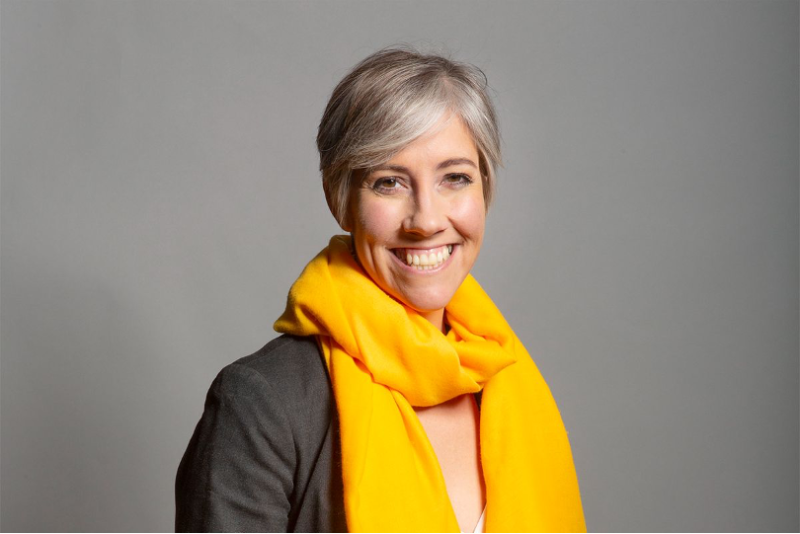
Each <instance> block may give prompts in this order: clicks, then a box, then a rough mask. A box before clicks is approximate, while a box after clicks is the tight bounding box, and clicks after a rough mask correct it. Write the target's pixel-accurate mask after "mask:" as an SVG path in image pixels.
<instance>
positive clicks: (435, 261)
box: [392, 245, 453, 271]
mask: <svg viewBox="0 0 800 534" xmlns="http://www.w3.org/2000/svg"><path fill="white" fill-rule="evenodd" d="M392 252H393V253H394V255H395V256H397V257H398V258H399V259H400V261H402V262H403V263H405V264H406V265H408V266H410V267H416V268H417V270H418V271H428V270H431V269H436V268H437V267H439V266H441V265H442V264H443V263H444V262H446V261H447V259H448V258H449V257H450V254H452V252H453V245H444V246H442V247H437V248H432V249H424V250H422V249H416V248H395V249H392Z"/></svg>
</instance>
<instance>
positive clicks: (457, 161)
mask: <svg viewBox="0 0 800 534" xmlns="http://www.w3.org/2000/svg"><path fill="white" fill-rule="evenodd" d="M455 165H469V166H470V167H474V168H476V169H477V168H478V166H477V165H475V163H474V162H473V161H472V160H471V159H469V158H450V159H446V160H444V161H443V162H441V163H439V165H437V166H436V170H440V169H446V168H447V167H453V166H455ZM375 171H397V172H404V173H406V174H409V170H408V167H404V166H402V165H392V164H389V163H386V164H384V165H377V166H375V167H372V168H371V169H369V172H371V173H372V172H375Z"/></svg>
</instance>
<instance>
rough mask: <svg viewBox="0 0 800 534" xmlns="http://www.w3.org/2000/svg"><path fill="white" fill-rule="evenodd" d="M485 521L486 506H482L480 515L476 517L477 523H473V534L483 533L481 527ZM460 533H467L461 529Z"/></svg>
mask: <svg viewBox="0 0 800 534" xmlns="http://www.w3.org/2000/svg"><path fill="white" fill-rule="evenodd" d="M485 523H486V506H484V507H483V512H481V517H480V518H479V519H478V524H477V525H475V530H473V531H472V532H473V534H478V533H480V534H483V528H484V524H485ZM462 534H468V533H464V532H463V531H462Z"/></svg>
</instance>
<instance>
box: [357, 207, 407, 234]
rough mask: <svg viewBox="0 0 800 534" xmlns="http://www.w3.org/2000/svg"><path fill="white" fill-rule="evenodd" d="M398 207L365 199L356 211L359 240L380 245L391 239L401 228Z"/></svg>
mask: <svg viewBox="0 0 800 534" xmlns="http://www.w3.org/2000/svg"><path fill="white" fill-rule="evenodd" d="M397 211H398V210H397V207H396V206H394V205H393V203H392V202H386V201H382V199H377V198H363V199H361V201H360V202H359V203H358V208H357V210H356V217H357V221H356V228H357V230H356V233H357V234H360V235H358V236H357V237H358V239H359V240H363V241H366V242H369V243H380V242H382V241H384V240H386V239H389V238H391V236H393V235H394V234H395V233H396V232H397V229H398V228H399V226H400V224H399V222H398V221H396V219H397V215H396V212H397Z"/></svg>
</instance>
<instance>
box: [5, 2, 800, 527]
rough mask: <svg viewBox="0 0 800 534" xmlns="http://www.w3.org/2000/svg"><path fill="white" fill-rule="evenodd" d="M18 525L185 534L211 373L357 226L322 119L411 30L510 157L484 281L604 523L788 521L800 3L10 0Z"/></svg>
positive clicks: (9, 367)
mask: <svg viewBox="0 0 800 534" xmlns="http://www.w3.org/2000/svg"><path fill="white" fill-rule="evenodd" d="M0 7H1V8H2V11H1V12H0V18H1V19H2V25H1V26H0V29H1V33H2V45H1V47H0V48H1V51H2V52H1V53H2V56H1V57H2V88H1V90H0V94H1V95H2V101H1V102H0V103H1V105H2V134H1V135H2V137H1V138H0V141H1V144H2V166H1V167H0V172H2V194H1V196H2V249H1V251H0V253H1V254H2V271H1V272H2V276H1V278H0V279H1V281H2V285H1V292H2V312H1V315H0V322H1V323H2V332H1V333H0V335H1V336H2V397H1V398H2V455H1V457H0V459H1V461H2V529H3V530H22V531H25V530H86V531H92V530H137V531H138V530H169V529H171V528H172V521H173V480H174V475H175V470H176V469H177V467H178V463H179V461H180V458H181V455H182V453H183V450H184V448H185V446H186V444H187V442H188V440H189V437H190V435H191V433H192V430H193V428H194V425H195V423H196V421H197V419H198V417H199V416H200V413H201V410H202V405H203V400H204V396H205V392H206V389H207V388H208V386H209V384H210V383H211V380H212V379H213V378H214V376H215V374H216V373H217V371H218V370H219V369H220V368H221V367H223V366H224V365H226V364H227V363H229V362H231V361H232V360H234V359H236V358H238V357H240V356H244V355H246V354H249V353H251V352H253V351H255V350H256V349H258V348H259V347H260V346H262V345H263V344H264V343H265V342H266V341H268V340H269V339H271V338H272V337H273V336H274V333H273V332H272V330H271V325H272V322H273V321H274V319H275V318H276V317H277V316H278V315H279V314H280V312H281V311H282V309H283V306H284V302H285V296H286V292H287V290H288V288H289V286H290V284H291V282H292V281H293V280H294V279H295V277H296V276H297V275H298V274H299V272H300V270H301V268H302V267H303V266H304V264H305V263H306V262H307V261H308V260H309V259H310V258H311V257H312V256H313V255H314V254H315V253H316V252H317V251H318V250H319V249H321V248H322V247H323V246H324V245H325V244H326V243H327V240H328V238H329V236H330V235H331V234H333V233H334V232H336V231H337V227H336V225H335V223H334V222H333V219H332V217H331V216H330V215H329V213H328V212H327V209H326V206H325V202H324V199H323V195H322V189H321V187H320V180H319V175H318V171H317V157H316V153H315V149H314V136H315V133H316V127H317V123H318V121H319V118H320V116H321V113H322V110H323V108H324V105H325V103H326V101H327V98H328V96H329V94H330V91H331V90H332V89H333V86H334V85H335V83H336V82H337V81H338V80H339V79H340V78H341V77H342V76H343V75H344V74H345V73H346V72H347V70H348V69H349V68H350V67H352V66H353V65H354V64H355V63H356V62H357V61H358V60H360V59H361V58H363V57H364V56H366V55H367V54H369V53H371V52H373V51H375V50H376V49H377V48H379V47H382V46H385V45H389V44H392V43H398V42H409V43H412V44H415V45H418V46H423V47H426V48H427V49H433V50H446V51H449V52H451V53H452V54H453V56H454V57H456V58H459V59H462V60H466V61H470V62H473V63H475V64H477V65H479V66H481V67H482V68H483V69H484V70H485V71H486V73H487V75H488V77H489V80H490V82H491V85H492V87H493V89H494V91H495V96H496V100H497V105H498V108H499V113H500V119H501V121H502V128H503V135H504V141H505V159H506V167H505V169H504V170H503V171H502V172H501V174H500V185H499V194H498V197H497V203H496V205H495V206H494V208H493V210H492V212H491V213H490V215H489V220H488V229H487V238H486V242H485V245H484V249H483V251H482V255H481V258H480V260H479V262H478V265H477V267H476V269H475V275H476V276H477V278H478V279H479V280H480V281H481V282H482V284H483V285H484V287H486V289H487V290H488V292H489V294H490V295H492V297H493V298H494V299H495V301H496V302H497V304H498V305H499V307H500V308H501V309H502V310H503V311H504V313H505V315H506V317H507V318H508V320H509V321H510V323H511V324H512V326H513V327H514V328H515V329H516V330H517V332H518V333H519V335H520V337H521V338H522V340H523V341H524V342H525V344H526V345H527V347H528V349H529V350H530V352H531V354H533V355H534V358H535V360H536V361H537V362H538V364H539V367H540V368H541V370H542V372H543V373H544V375H545V377H546V378H547V380H548V381H549V383H550V385H551V388H552V390H553V392H554V394H555V397H556V399H557V401H558V402H559V405H560V407H561V412H562V415H563V418H564V420H565V423H566V425H567V427H568V429H569V432H570V439H571V442H572V447H573V451H574V456H575V461H576V465H577V470H578V475H579V478H580V482H581V488H582V494H583V500H584V505H585V510H586V518H587V521H588V526H589V528H590V529H591V530H594V531H608V530H615V531H642V530H644V531H662V530H667V531H706V530H723V531H760V530H769V531H781V530H795V531H796V530H797V529H798V442H799V440H798V420H799V416H798V322H799V319H798V143H799V139H798V3H797V2H796V1H771V0H764V1H745V2H742V1H722V2H719V1H704V2H681V1H638V2H635V1H634V2H627V1H601V2H562V3H556V2H463V1H453V2H440V1H437V2H421V1H420V2H417V1H406V2H394V3H386V2H379V3H372V2H352V1H350V2H335V3H322V2H275V1H272V2H261V3H258V2H221V1H219V2H192V3H190V2H145V1H140V2H124V1H115V2H103V1H97V2H89V1H60V2H55V1H9V0H3V1H2V4H1V5H0Z"/></svg>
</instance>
